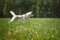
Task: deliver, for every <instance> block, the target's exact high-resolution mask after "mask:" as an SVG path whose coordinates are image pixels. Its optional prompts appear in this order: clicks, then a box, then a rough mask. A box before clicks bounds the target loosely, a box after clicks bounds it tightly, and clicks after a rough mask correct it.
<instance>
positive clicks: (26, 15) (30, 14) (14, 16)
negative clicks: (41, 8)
mask: <svg viewBox="0 0 60 40" xmlns="http://www.w3.org/2000/svg"><path fill="white" fill-rule="evenodd" d="M10 13H11V14H12V16H13V17H12V19H11V20H10V21H9V22H8V23H10V22H12V21H14V20H16V19H17V18H18V19H23V20H24V21H28V20H29V18H30V17H31V16H33V15H32V12H27V13H26V14H22V15H16V14H15V13H14V12H13V11H10Z"/></svg>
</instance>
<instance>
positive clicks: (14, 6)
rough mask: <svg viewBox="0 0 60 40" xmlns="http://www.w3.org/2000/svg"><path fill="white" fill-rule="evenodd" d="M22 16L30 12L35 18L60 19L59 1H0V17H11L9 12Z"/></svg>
mask: <svg viewBox="0 0 60 40" xmlns="http://www.w3.org/2000/svg"><path fill="white" fill-rule="evenodd" d="M11 10H12V11H14V12H15V13H16V14H24V13H26V12H29V11H32V12H33V15H34V17H37V18H39V17H40V18H46V17H49V18H57V17H60V0H0V17H2V18H4V17H11V16H12V15H11V14H10V13H9V11H11Z"/></svg>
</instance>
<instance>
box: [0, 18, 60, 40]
mask: <svg viewBox="0 0 60 40" xmlns="http://www.w3.org/2000/svg"><path fill="white" fill-rule="evenodd" d="M9 20H10V18H0V40H60V18H31V19H30V22H24V21H21V20H16V21H14V22H11V23H8V21H9Z"/></svg>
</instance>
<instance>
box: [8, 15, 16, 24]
mask: <svg viewBox="0 0 60 40" xmlns="http://www.w3.org/2000/svg"><path fill="white" fill-rule="evenodd" d="M15 18H16V17H15V16H13V17H12V19H11V20H10V21H9V22H8V23H10V22H12V21H14V20H15Z"/></svg>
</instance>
